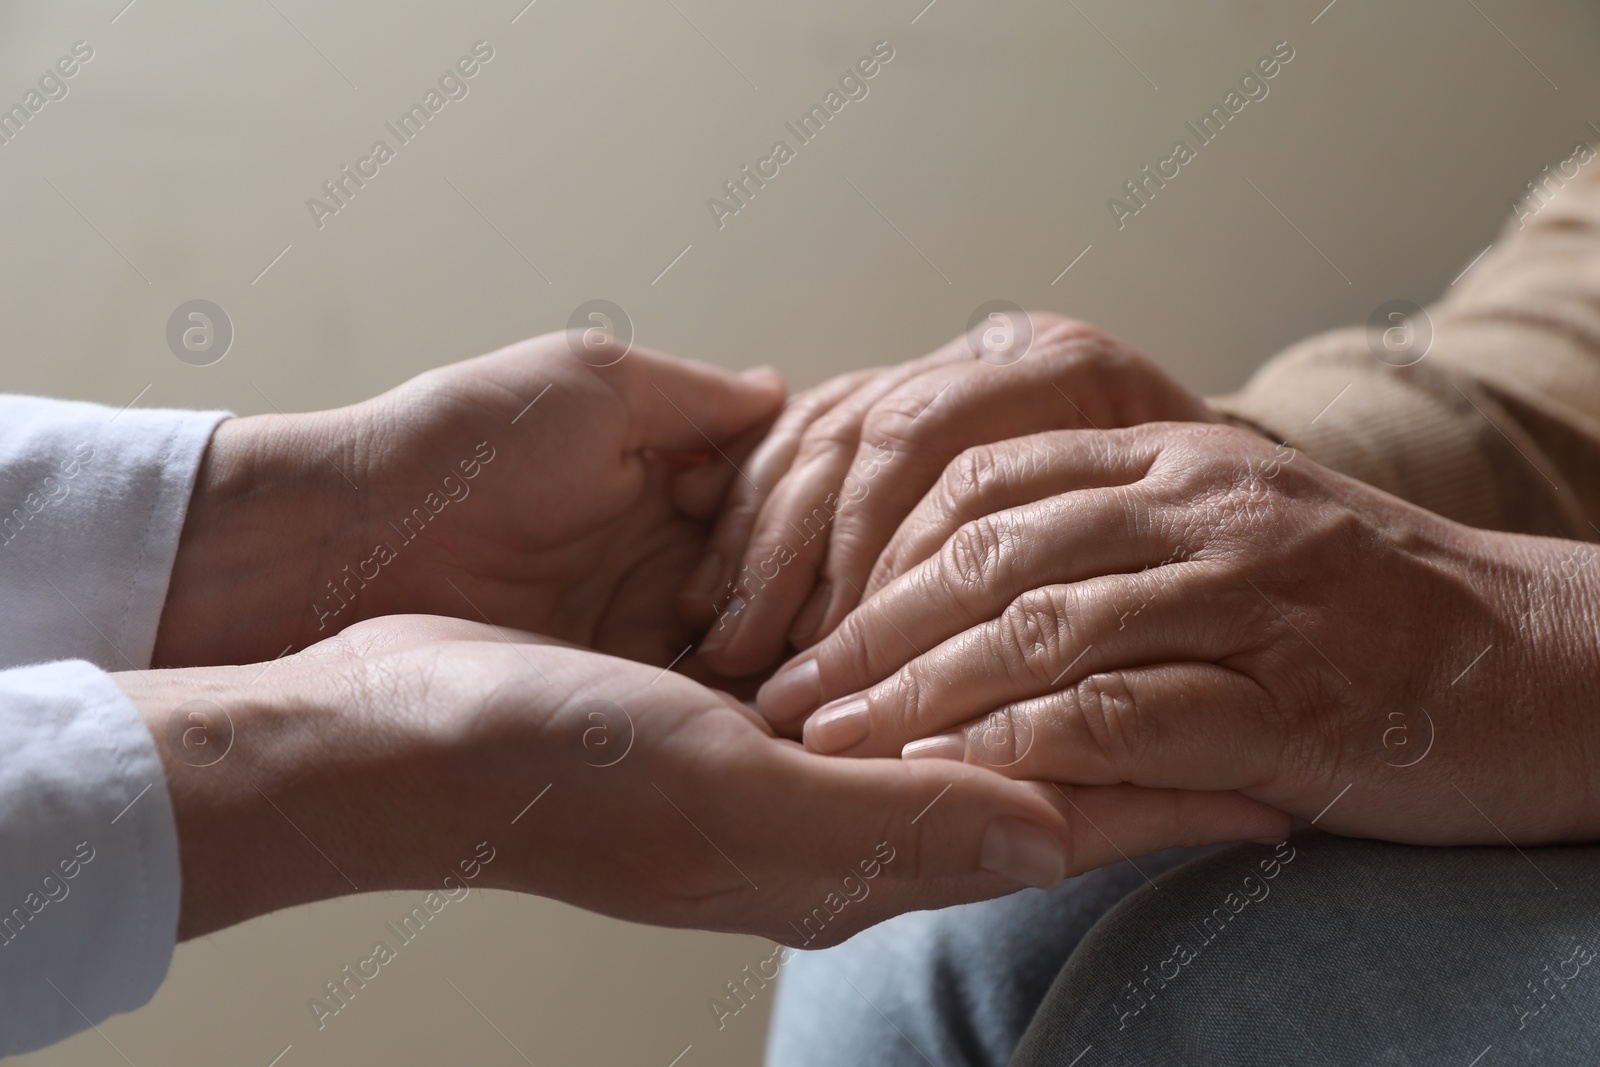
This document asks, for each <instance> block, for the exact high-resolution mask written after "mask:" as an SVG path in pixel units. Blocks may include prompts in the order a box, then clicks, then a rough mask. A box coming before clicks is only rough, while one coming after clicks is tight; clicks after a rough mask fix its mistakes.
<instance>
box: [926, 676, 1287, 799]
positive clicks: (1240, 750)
mask: <svg viewBox="0 0 1600 1067" xmlns="http://www.w3.org/2000/svg"><path fill="white" fill-rule="evenodd" d="M1273 723H1274V716H1273V715H1272V713H1271V703H1270V700H1269V699H1268V695H1267V693H1266V692H1265V691H1264V690H1263V689H1262V688H1261V687H1260V685H1258V684H1257V683H1256V682H1255V681H1253V680H1252V679H1250V678H1249V677H1247V676H1245V675H1243V674H1240V673H1239V672H1237V671H1233V670H1230V669H1228V668H1227V667H1223V666H1220V665H1218V664H1214V663H1164V664H1158V665H1156V666H1153V667H1132V668H1125V669H1122V670H1114V671H1105V672H1101V673H1096V674H1091V675H1089V676H1087V677H1085V678H1082V679H1080V680H1079V681H1078V682H1077V683H1076V684H1074V685H1070V686H1066V687H1065V688H1062V689H1059V690H1057V691H1056V692H1053V693H1049V694H1046V695H1044V696H1039V697H1034V698H1032V699H1029V700H1024V701H1020V702H1018V703H1015V704H1009V705H1006V706H1005V707H1002V708H998V709H996V710H995V711H993V712H990V713H989V714H988V715H985V716H983V717H982V718H979V719H973V720H969V721H968V722H966V723H963V724H962V725H960V726H959V727H957V728H956V729H955V730H954V731H952V732H949V733H944V734H939V735H937V736H934V737H929V738H923V739H920V740H916V741H912V742H910V743H908V744H907V745H905V746H904V748H903V749H902V750H901V755H902V758H905V759H921V758H938V759H953V760H962V761H964V762H967V763H975V764H978V765H980V766H984V767H988V768H990V769H992V770H997V771H999V772H1000V773H1001V774H1004V775H1006V776H1008V777H1011V778H1024V779H1040V780H1051V781H1058V782H1079V783H1083V784H1107V783H1115V782H1129V783H1132V784H1135V785H1141V786H1151V787H1162V788H1176V789H1194V790H1229V789H1248V788H1250V787H1253V786H1257V785H1259V784H1260V783H1261V782H1263V781H1265V780H1266V779H1267V778H1269V777H1270V776H1271V775H1272V773H1273V771H1274V768H1275V764H1276V759H1277V757H1276V753H1278V752H1280V751H1282V746H1281V744H1280V743H1279V739H1277V738H1276V736H1275V730H1274V728H1273Z"/></svg>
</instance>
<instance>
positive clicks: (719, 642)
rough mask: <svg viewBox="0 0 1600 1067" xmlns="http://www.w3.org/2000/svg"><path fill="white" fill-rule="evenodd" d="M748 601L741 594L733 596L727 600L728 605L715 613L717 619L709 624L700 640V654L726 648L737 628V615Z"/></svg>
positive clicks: (742, 610) (746, 605)
mask: <svg viewBox="0 0 1600 1067" xmlns="http://www.w3.org/2000/svg"><path fill="white" fill-rule="evenodd" d="M748 606H749V602H748V601H746V600H745V598H744V597H742V596H735V597H734V598H733V599H732V600H730V601H728V606H727V607H725V608H723V609H722V611H721V613H720V614H718V615H717V621H716V622H714V623H712V624H711V629H710V631H708V632H707V633H706V636H705V639H704V640H702V641H701V642H700V651H701V653H702V654H708V653H712V652H720V651H722V650H723V649H724V648H727V647H728V645H729V643H731V642H732V641H733V635H734V634H735V633H736V632H737V631H738V629H739V616H740V614H742V613H743V612H744V609H745V608H746V607H748Z"/></svg>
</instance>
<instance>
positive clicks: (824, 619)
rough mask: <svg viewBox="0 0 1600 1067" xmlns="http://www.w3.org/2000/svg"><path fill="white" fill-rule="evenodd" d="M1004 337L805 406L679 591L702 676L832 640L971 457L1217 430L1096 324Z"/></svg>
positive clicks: (764, 451)
mask: <svg viewBox="0 0 1600 1067" xmlns="http://www.w3.org/2000/svg"><path fill="white" fill-rule="evenodd" d="M1017 318H1019V319H1020V318H1021V316H1017ZM1004 325H1005V326H1007V327H1008V328H1014V329H1015V331H1016V333H1015V334H1013V335H1012V336H1011V337H1009V338H1007V337H1004V336H1001V337H998V339H996V338H995V337H994V336H993V333H994V331H997V330H1001V329H1002V327H1001V325H993V326H980V327H977V328H975V329H974V330H973V331H972V333H971V334H969V335H967V336H964V337H959V338H957V339H956V340H954V341H952V342H950V343H949V344H947V345H945V346H944V347H943V348H941V349H939V350H938V351H937V352H934V353H933V354H932V355H930V356H927V357H925V358H923V359H919V360H916V361H914V362H911V363H907V364H905V365H903V366H896V367H888V368H884V369H880V370H871V371H863V372H860V373H856V374H849V375H845V376H844V377H841V378H838V379H835V380H834V381H831V382H828V383H826V384H824V385H822V386H820V387H818V388H816V389H813V390H812V391H810V392H809V393H805V394H803V395H801V396H798V397H796V398H795V399H794V401H793V402H792V403H791V404H790V405H789V408H788V410H787V411H785V412H784V414H783V416H782V417H781V418H780V419H779V420H778V422H777V424H776V425H775V426H774V427H773V429H772V431H771V433H770V434H769V435H768V436H767V438H766V440H765V441H764V442H763V443H762V444H761V446H760V447H759V448H758V449H757V450H756V452H755V453H754V455H753V456H752V457H751V458H750V460H749V462H748V463H747V464H745V465H744V472H745V474H746V477H744V478H741V479H737V480H735V481H734V482H733V483H732V484H731V488H730V492H729V496H728V500H727V502H726V504H725V506H724V508H723V512H722V515H721V518H720V519H719V520H718V522H717V526H716V529H715V530H714V531H713V533H712V535H711V540H710V543H709V544H708V545H707V548H706V554H705V556H704V558H703V559H702V560H701V561H700V565H699V567H698V568H696V570H695V571H694V573H693V574H692V575H691V577H690V579H689V581H688V582H687V583H686V585H685V586H684V591H683V600H682V606H683V611H684V615H685V618H687V619H689V620H690V621H692V622H695V623H697V624H698V625H701V626H709V627H710V632H709V634H708V636H707V637H706V640H705V641H704V642H703V643H702V645H701V647H700V649H699V650H698V654H699V656H700V657H701V658H702V659H703V660H704V661H705V663H706V664H708V665H709V666H710V667H711V668H712V669H713V670H715V671H717V672H720V673H721V674H724V675H729V676H734V677H742V676H747V675H751V674H757V673H760V672H763V671H766V670H768V669H770V668H771V667H772V666H773V665H774V664H775V663H776V662H777V661H778V660H779V659H780V658H781V657H782V655H783V653H784V651H785V649H786V648H787V646H788V645H789V643H790V642H793V643H794V644H795V645H796V646H797V647H800V648H805V647H808V646H809V645H811V644H813V643H814V642H816V641H817V640H819V639H820V638H821V637H822V636H823V635H824V634H826V633H828V632H829V631H831V630H832V629H833V628H834V627H835V626H837V625H838V623H839V621H840V620H841V619H843V618H844V616H845V615H846V614H847V613H848V612H849V611H850V609H851V608H853V607H855V605H856V604H857V603H858V602H859V601H860V600H861V599H862V597H863V596H866V595H870V594H871V593H872V591H873V590H874V589H876V588H877V587H878V586H879V585H881V584H882V580H883V575H882V572H875V571H874V570H873V565H874V562H875V561H876V560H877V559H878V555H879V553H880V552H881V551H882V550H883V548H884V546H885V545H886V544H888V543H889V539H890V537H891V536H892V535H893V534H894V531H895V529H896V528H897V527H898V526H899V525H900V520H901V519H902V518H904V517H905V515H906V514H907V513H908V512H909V511H910V510H911V509H912V508H913V507H914V506H915V505H916V503H917V501H918V500H920V499H921V498H922V496H923V494H924V493H926V492H927V491H928V490H929V489H930V488H931V487H933V485H934V484H935V483H936V482H937V481H938V479H939V474H940V472H941V471H943V470H944V468H945V465H946V464H948V463H949V462H950V461H951V460H952V459H953V458H955V456H956V455H957V454H958V453H960V452H961V451H962V450H963V449H965V448H968V447H970V446H973V445H981V444H987V443H989V442H993V441H999V440H1002V439H1004V438H1008V437H1015V436H1018V435H1021V434H1027V433H1033V432H1035V431H1040V430H1050V429H1066V428H1079V427H1090V426H1093V427H1101V428H1105V427H1111V426H1128V425H1133V424H1135V423H1140V422H1147V421H1151V420H1157V419H1170V420H1188V421H1196V422H1210V421H1217V420H1219V419H1220V418H1221V416H1220V415H1219V414H1218V413H1217V412H1215V411H1213V410H1212V409H1211V408H1210V407H1209V406H1208V405H1207V404H1206V403H1205V401H1203V400H1201V399H1200V398H1199V397H1198V396H1195V395H1194V394H1193V393H1191V392H1189V391H1188V390H1187V389H1185V388H1183V387H1182V386H1180V385H1179V384H1178V383H1177V382H1175V381H1173V379H1172V378H1170V377H1169V376H1168V375H1167V374H1166V373H1165V372H1163V371H1162V370H1161V369H1160V368H1159V367H1157V366H1156V365H1155V364H1154V363H1152V362H1151V361H1150V360H1148V359H1146V358H1145V357H1144V356H1141V355H1140V354H1139V353H1137V352H1135V351H1133V350H1132V349H1130V348H1128V347H1127V346H1126V345H1123V344H1121V343H1119V342H1118V341H1116V340H1114V339H1112V338H1110V337H1108V336H1106V335H1105V334H1103V333H1101V332H1100V331H1098V330H1096V329H1095V328H1094V327H1092V326H1089V325H1087V324H1086V323H1082V322H1074V321H1071V320H1068V319H1063V318H1060V317H1058V316H1055V315H1049V314H1033V315H1031V316H1029V317H1028V320H1027V322H1016V323H1012V322H1008V323H1006V324H1004ZM1028 338H1031V350H1030V349H1028V348H1026V347H1024V345H1025V342H1026V340H1027V339H1028ZM991 341H992V342H993V343H989V342H991ZM1007 341H1009V342H1010V343H1011V344H1012V345H1013V346H1015V347H1012V348H1007V347H1006V342H1007ZM996 345H998V347H996ZM979 354H981V355H983V356H984V359H979V358H978V356H979ZM1019 355H1020V358H1018V357H1019ZM988 360H993V361H994V362H989V361H988Z"/></svg>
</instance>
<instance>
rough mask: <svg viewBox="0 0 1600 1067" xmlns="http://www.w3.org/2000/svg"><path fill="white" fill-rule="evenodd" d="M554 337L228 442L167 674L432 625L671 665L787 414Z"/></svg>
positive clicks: (186, 554)
mask: <svg viewBox="0 0 1600 1067" xmlns="http://www.w3.org/2000/svg"><path fill="white" fill-rule="evenodd" d="M588 358H589V359H590V360H592V361H593V362H595V363H602V364H604V363H610V361H611V360H613V359H615V360H616V361H617V362H615V363H612V364H611V365H607V366H593V365H591V364H590V363H589V362H586V361H585V360H581V359H579V358H578V357H577V356H575V355H574V354H573V352H572V351H571V350H570V349H569V347H568V343H567V337H566V335H565V334H559V333H557V334H547V335H545V336H543V337H538V338H534V339H532V340H529V341H523V342H521V343H519V344H515V345H512V346H510V347H509V348H504V349H501V350H500V351H498V352H494V353H491V354H489V355H486V356H481V357H479V358H477V359H472V360H467V361H465V362H462V363H456V364H453V365H450V366H447V367H443V368H440V369H438V370H434V371H430V372H428V373H426V374H423V375H420V376H419V377H417V378H414V379H412V380H411V381H409V382H406V383H405V384H404V385H401V386H400V387H399V388H397V389H394V390H392V391H391V392H388V393H386V394H384V395H382V396H379V397H377V398H376V399H373V400H369V401H366V402H365V403H361V404H356V405H354V406H352V407H347V408H343V409H339V410H335V411H325V412H318V413H315V414H310V415H290V416H264V417H257V418H247V419H235V420H231V421H228V422H225V423H223V424H222V425H221V426H220V427H219V428H218V430H217V432H216V435H215V437H214V438H213V440H212V443H211V447H210V449H209V451H208V454H207V457H206V460H205V464H204V466H203V468H202V470H201V472H200V477H199V484H198V486H197V488H196V490H195V494H194V499H193V502H192V504H191V508H190V513H189V516H188V518H187V520H186V523H185V526H184V533H183V538H182V543H181V545H180V548H179V553H178V560H177V563H176V565H175V567H174V570H173V579H172V587H171V591H170V593H169V596H168V601H167V607H166V610H165V613H164V615H163V618H162V624H161V632H160V635H159V638H158V642H157V647H156V658H155V662H156V663H157V664H158V665H181V664H215V663H239V662H245V661H249V660H255V659H265V658H269V657H271V656H274V655H278V654H280V653H281V652H282V651H283V650H285V649H286V647H287V648H296V647H302V646H304V645H306V644H309V643H311V642H312V641H316V640H320V639H321V638H324V637H327V636H330V635H331V634H334V633H337V632H338V631H339V630H340V629H341V628H343V627H344V626H347V625H349V624H350V623H352V622H356V621H358V620H360V619H364V618H370V617H374V616H378V615H385V614H394V613H400V612H429V613H433V614H443V615H455V616H461V617H464V618H472V619H480V618H481V619H486V620H489V621H493V622H495V623H499V624H504V625H507V626H514V627H518V628H522V629H527V630H536V631H540V632H543V633H548V634H551V635H554V636H557V637H560V638H563V639H565V640H567V641H571V642H575V643H579V644H584V645H590V646H594V647H597V648H600V649H602V650H605V651H608V652H614V653H617V654H619V655H626V656H629V657H632V658H637V659H646V660H650V661H653V662H659V663H666V662H668V661H669V660H671V659H672V657H673V656H675V655H677V654H678V653H679V652H680V651H682V649H683V648H684V647H685V646H686V645H687V644H688V643H689V640H690V637H691V630H690V628H689V627H688V626H687V625H686V624H684V623H683V622H682V621H681V620H680V619H679V618H678V617H677V614H676V611H675V610H674V607H673V598H674V594H675V593H676V590H677V586H678V584H679V579H680V576H681V575H682V574H683V572H684V570H685V569H686V568H687V567H689V566H690V565H691V564H692V563H693V561H694V559H695V558H696V557H697V555H698V553H699V552H700V550H701V547H702V545H703V544H704V540H705V524H704V522H703V520H707V519H709V518H710V514H711V512H713V511H714V509H715V506H716V504H715V501H716V500H718V499H720V497H721V494H722V487H723V486H724V485H725V484H726V481H727V479H729V478H732V477H734V476H735V472H734V468H733V467H732V465H731V464H730V463H729V462H727V461H726V460H725V459H723V458H722V457H721V456H719V455H718V452H719V450H721V449H722V448H724V447H732V441H733V439H734V438H736V437H738V436H739V435H740V434H745V433H748V432H751V431H752V430H754V431H757V432H759V430H760V429H761V428H762V427H763V426H764V424H765V423H766V422H768V421H770V419H771V418H772V417H773V416H774V415H775V414H776V412H777V410H778V408H779V407H780V406H781V404H782V398H783V387H782V383H781V382H780V381H779V380H778V379H777V377H776V375H775V374H772V373H771V372H753V373H751V374H749V375H746V376H743V377H735V376H733V375H731V374H728V373H726V372H723V371H720V370H717V369H714V368H712V367H708V366H705V365H702V364H696V363H686V362H681V361H678V360H673V359H669V358H667V357H664V356H659V355H655V354H653V353H650V352H645V351H641V350H634V351H633V352H631V353H628V354H627V355H626V357H625V358H623V353H622V351H621V350H613V349H610V348H607V349H602V350H597V351H596V350H591V351H590V352H589V355H588Z"/></svg>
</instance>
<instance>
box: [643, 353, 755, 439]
mask: <svg viewBox="0 0 1600 1067" xmlns="http://www.w3.org/2000/svg"><path fill="white" fill-rule="evenodd" d="M624 368H626V371H625V374H624V375H623V382H622V383H621V384H622V387H623V392H624V396H625V398H626V400H627V403H628V408H629V414H630V416H631V418H630V420H629V422H630V425H629V433H628V436H629V438H630V440H629V444H630V446H632V447H635V448H655V449H662V450H667V451H683V452H691V453H706V454H710V455H711V456H713V457H715V456H716V453H717V452H718V451H719V450H724V449H725V447H726V446H727V445H728V444H729V443H730V442H731V441H732V440H733V439H734V438H735V437H737V436H739V435H740V434H742V433H744V432H746V431H747V430H749V429H751V428H752V427H754V426H756V425H757V424H758V423H761V422H764V421H766V420H768V419H771V418H772V417H773V416H775V415H776V414H777V413H778V411H779V410H780V409H782V407H783V402H784V398H785V395H786V392H787V391H786V389H785V387H784V384H783V379H782V378H781V377H779V375H778V373H777V372H776V371H774V370H771V369H770V368H761V369H758V370H755V371H749V372H746V373H745V374H733V373H730V372H728V371H725V370H723V369H722V368H720V367H713V366H711V365H709V364H706V363H693V362H690V361H688V360H682V359H674V358H672V357H671V356H663V355H659V354H657V353H654V352H647V351H639V350H637V349H635V350H634V352H633V353H632V354H630V355H629V357H628V358H627V359H625V360H623V361H622V362H621V363H620V364H618V365H617V369H618V370H622V369H624Z"/></svg>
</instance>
